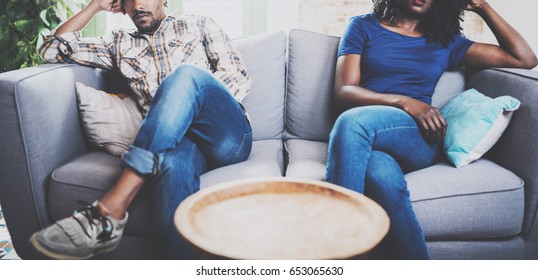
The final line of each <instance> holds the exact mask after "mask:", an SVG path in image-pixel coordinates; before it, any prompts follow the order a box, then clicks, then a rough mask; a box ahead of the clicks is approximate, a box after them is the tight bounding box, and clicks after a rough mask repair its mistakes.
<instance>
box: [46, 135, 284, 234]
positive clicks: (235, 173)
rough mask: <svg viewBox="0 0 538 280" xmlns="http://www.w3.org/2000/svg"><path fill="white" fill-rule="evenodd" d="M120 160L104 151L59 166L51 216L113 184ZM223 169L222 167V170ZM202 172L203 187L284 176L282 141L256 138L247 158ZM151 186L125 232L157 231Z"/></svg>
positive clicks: (51, 190) (137, 200)
mask: <svg viewBox="0 0 538 280" xmlns="http://www.w3.org/2000/svg"><path fill="white" fill-rule="evenodd" d="M119 163H120V159H119V158H117V157H114V156H112V155H110V154H107V153H104V152H93V153H87V154H84V155H82V156H80V157H78V158H76V159H74V160H72V161H71V162H69V163H67V164H65V165H63V166H61V167H59V168H58V169H56V170H55V171H54V173H53V174H52V178H51V181H50V185H49V189H48V194H47V202H48V210H49V214H50V218H51V219H52V221H56V220H59V219H62V218H65V217H67V216H69V215H70V214H71V213H72V212H73V210H76V209H80V208H82V207H83V206H85V205H83V204H80V203H79V201H83V202H87V203H91V202H93V201H95V200H96V199H99V198H100V197H101V196H103V195H104V194H105V192H106V191H107V190H108V189H109V188H110V187H111V186H112V185H113V184H114V182H115V181H116V180H117V178H118V176H119V175H120V173H121V167H120V166H119ZM221 169H222V170H221ZM221 169H216V170H213V171H210V172H208V173H207V174H204V175H202V177H201V186H204V187H205V186H208V185H212V184H216V183H221V182H226V181H231V180H234V179H242V178H249V177H257V176H264V177H265V176H281V174H282V172H281V170H282V141H280V140H266V141H255V142H254V143H253V146H252V152H251V154H250V157H249V159H248V160H247V161H245V162H243V163H239V164H236V165H232V166H228V167H223V168H221ZM150 191H151V190H150V188H142V190H141V192H140V193H139V194H138V195H137V196H136V197H135V199H134V201H133V203H132V204H131V206H130V207H129V209H128V211H129V215H130V218H129V222H128V223H127V227H126V234H127V235H131V236H133V235H134V236H147V235H152V234H154V230H153V224H152V221H153V218H152V214H151V212H152V209H151V204H150V202H151V199H150V197H151V193H150Z"/></svg>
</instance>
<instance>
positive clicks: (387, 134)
mask: <svg viewBox="0 0 538 280" xmlns="http://www.w3.org/2000/svg"><path fill="white" fill-rule="evenodd" d="M440 147H441V145H440V144H439V143H438V144H430V143H427V142H426V141H425V139H424V138H423V136H422V134H421V132H420V130H419V128H418V126H417V123H416V122H415V121H414V120H413V118H412V117H411V116H410V115H409V114H407V113H406V112H405V111H402V110H400V109H397V108H394V107H388V106H365V107H358V108H354V109H350V110H348V111H346V112H344V113H343V114H342V115H341V116H340V117H339V118H338V119H337V121H336V124H335V126H334V128H333V130H332V132H331V135H330V140H329V153H328V158H327V174H326V180H327V182H331V183H334V184H337V185H340V186H343V187H346V188H348V189H351V190H354V191H357V192H359V193H364V194H365V195H366V196H368V197H370V198H371V199H373V200H374V201H376V202H377V203H378V204H379V205H381V207H383V209H385V211H386V212H387V214H388V215H389V218H390V223H391V225H390V229H389V233H388V235H387V236H386V238H385V239H384V240H383V241H382V242H381V244H380V245H379V246H378V247H377V248H376V250H375V251H374V257H383V258H390V259H429V254H428V249H427V248H426V242H425V239H424V234H423V233H422V230H421V228H420V225H419V224H418V221H417V218H416V217H415V213H414V211H413V208H412V207H411V201H410V199H409V191H408V190H407V183H406V181H405V178H404V174H405V173H408V172H412V171H415V170H418V169H422V168H425V167H428V166H431V165H433V164H434V163H435V162H437V161H438V160H439V157H440V155H441V153H440Z"/></svg>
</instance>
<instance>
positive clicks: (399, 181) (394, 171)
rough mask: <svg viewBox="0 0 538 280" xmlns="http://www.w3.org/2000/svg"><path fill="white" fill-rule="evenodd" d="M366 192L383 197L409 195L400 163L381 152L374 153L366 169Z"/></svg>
mask: <svg viewBox="0 0 538 280" xmlns="http://www.w3.org/2000/svg"><path fill="white" fill-rule="evenodd" d="M365 192H366V193H376V194H378V195H383V196H385V197H386V196H395V197H398V196H401V195H407V194H408V190H407V183H406V181H405V177H404V174H403V172H402V169H401V168H400V166H399V164H398V162H396V160H395V159H394V158H393V157H391V156H390V155H388V154H387V153H384V152H381V151H372V153H371V155H370V159H369V161H368V166H367V168H366V177H365Z"/></svg>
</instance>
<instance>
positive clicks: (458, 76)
mask: <svg viewBox="0 0 538 280" xmlns="http://www.w3.org/2000/svg"><path fill="white" fill-rule="evenodd" d="M463 91H465V75H464V69H463V68H461V69H458V70H455V71H448V72H445V73H444V74H443V75H442V76H441V78H440V79H439V82H438V83H437V86H436V87H435V92H434V93H433V96H432V106H434V107H437V108H439V109H441V108H443V107H445V105H446V104H447V103H448V102H449V101H450V100H451V99H452V98H454V97H456V96H457V95H458V94H460V93H462V92H463Z"/></svg>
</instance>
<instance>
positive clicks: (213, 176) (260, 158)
mask: <svg viewBox="0 0 538 280" xmlns="http://www.w3.org/2000/svg"><path fill="white" fill-rule="evenodd" d="M283 175H284V153H283V144H282V141H281V140H264V141H256V142H254V147H253V148H252V153H251V154H250V156H249V158H248V160H247V161H244V162H241V163H237V164H234V165H229V166H225V167H222V168H218V169H215V170H212V171H209V172H207V173H205V174H204V175H202V177H201V179H200V188H206V187H209V186H213V185H216V184H219V183H222V182H226V181H232V180H238V179H246V178H253V177H268V176H269V177H271V176H277V177H280V176H283Z"/></svg>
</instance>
